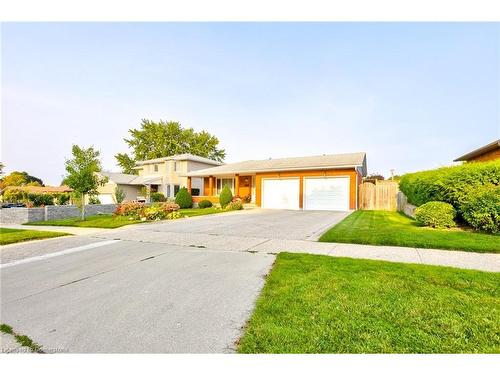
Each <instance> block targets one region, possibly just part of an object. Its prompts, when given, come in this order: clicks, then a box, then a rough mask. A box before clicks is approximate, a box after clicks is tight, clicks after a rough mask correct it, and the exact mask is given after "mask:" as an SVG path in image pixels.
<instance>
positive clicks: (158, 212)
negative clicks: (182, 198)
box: [140, 202, 180, 220]
mask: <svg viewBox="0 0 500 375" xmlns="http://www.w3.org/2000/svg"><path fill="white" fill-rule="evenodd" d="M179 208H180V207H179V205H178V204H176V203H171V202H164V203H155V204H152V205H151V206H149V207H146V208H145V209H144V211H143V212H142V213H141V214H140V218H141V219H142V218H146V220H163V219H168V218H169V217H168V215H169V214H171V213H173V212H176V211H178V210H179Z"/></svg>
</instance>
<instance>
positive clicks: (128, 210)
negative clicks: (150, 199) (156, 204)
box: [115, 202, 144, 216]
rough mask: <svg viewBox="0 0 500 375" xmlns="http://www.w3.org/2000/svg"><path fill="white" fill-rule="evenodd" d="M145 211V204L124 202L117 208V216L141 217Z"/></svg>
mask: <svg viewBox="0 0 500 375" xmlns="http://www.w3.org/2000/svg"><path fill="white" fill-rule="evenodd" d="M142 210H144V203H140V202H123V203H120V204H118V205H117V206H116V209H115V215H120V216H140V213H141V212H142Z"/></svg>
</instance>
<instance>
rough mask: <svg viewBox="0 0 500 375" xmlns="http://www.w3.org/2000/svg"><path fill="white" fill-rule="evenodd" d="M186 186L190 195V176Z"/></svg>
mask: <svg viewBox="0 0 500 375" xmlns="http://www.w3.org/2000/svg"><path fill="white" fill-rule="evenodd" d="M187 185H188V186H187V189H188V192H189V194H191V176H188V180H187Z"/></svg>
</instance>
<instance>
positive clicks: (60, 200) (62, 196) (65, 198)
mask: <svg viewBox="0 0 500 375" xmlns="http://www.w3.org/2000/svg"><path fill="white" fill-rule="evenodd" d="M69 199H70V195H69V194H68V193H56V194H54V202H55V203H57V204H58V205H63V204H66V203H68V202H69Z"/></svg>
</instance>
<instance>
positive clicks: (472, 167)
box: [399, 160, 500, 210]
mask: <svg viewBox="0 0 500 375" xmlns="http://www.w3.org/2000/svg"><path fill="white" fill-rule="evenodd" d="M499 184H500V160H494V161H490V162H480V163H465V164H462V165H458V166H454V167H443V168H439V169H434V170H429V171H422V172H416V173H409V174H405V175H404V176H402V177H401V181H400V182H399V189H400V190H401V191H402V192H403V193H404V195H406V197H407V198H408V202H409V203H411V204H414V205H416V206H421V205H422V204H424V203H427V202H431V201H441V202H447V203H450V204H451V205H453V206H454V207H455V208H456V209H457V210H460V206H461V205H462V204H463V203H465V201H466V197H467V193H468V191H470V189H474V188H480V187H481V186H483V185H499Z"/></svg>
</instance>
